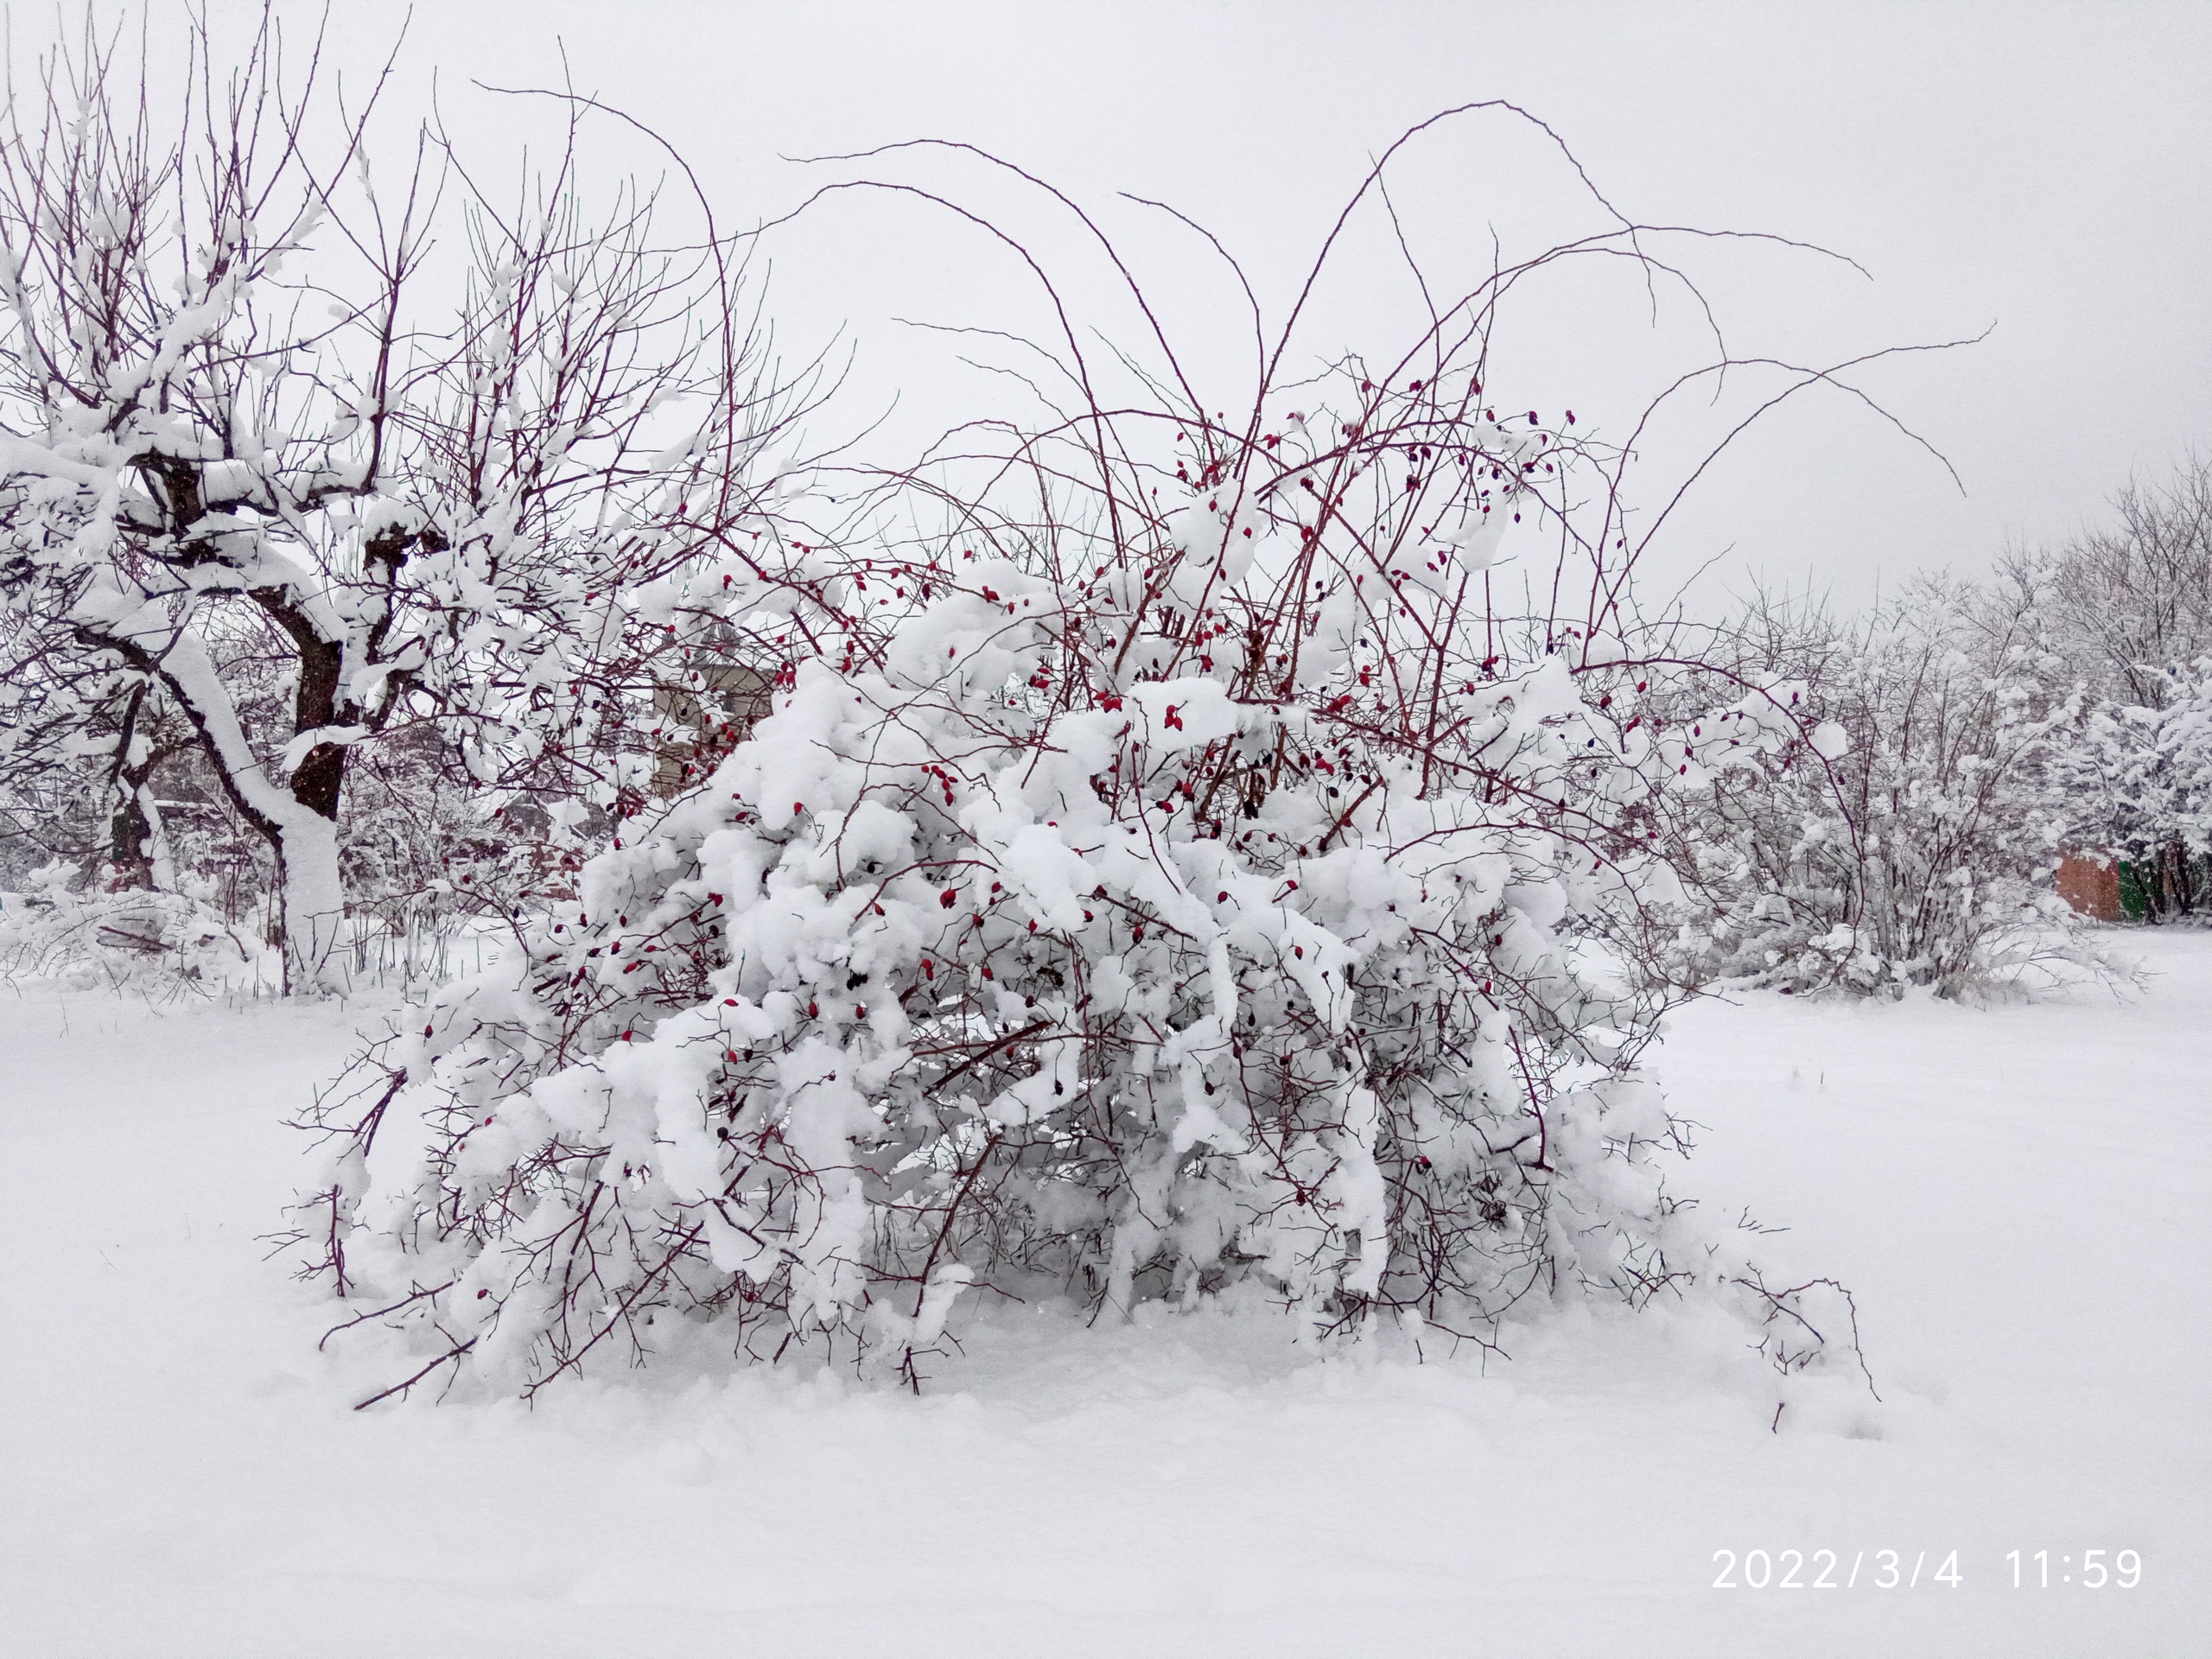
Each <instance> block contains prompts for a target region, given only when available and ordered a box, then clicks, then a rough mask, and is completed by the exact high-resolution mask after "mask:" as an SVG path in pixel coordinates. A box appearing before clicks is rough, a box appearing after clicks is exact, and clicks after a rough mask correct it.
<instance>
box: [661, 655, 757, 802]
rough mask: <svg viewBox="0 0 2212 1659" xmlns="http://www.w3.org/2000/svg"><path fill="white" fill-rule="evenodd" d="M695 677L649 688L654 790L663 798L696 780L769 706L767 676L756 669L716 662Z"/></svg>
mask: <svg viewBox="0 0 2212 1659" xmlns="http://www.w3.org/2000/svg"><path fill="white" fill-rule="evenodd" d="M697 677H698V679H699V680H700V681H701V682H702V683H701V684H698V685H690V686H685V685H669V684H661V685H656V686H655V687H654V688H653V724H654V728H655V731H656V733H657V734H658V741H656V743H655V745H654V748H653V793H654V794H656V795H658V796H659V797H660V798H662V799H663V800H666V799H668V798H671V797H672V796H674V795H677V794H679V793H681V792H682V791H683V790H685V789H688V788H689V787H690V785H692V784H694V783H696V782H697V781H698V779H700V777H701V776H702V775H703V774H704V773H705V772H708V771H709V770H711V769H712V767H713V766H714V764H715V761H717V760H720V759H721V757H722V756H723V755H725V754H728V753H729V752H730V750H731V749H732V748H734V747H736V746H737V745H738V744H739V743H741V742H742V741H744V740H745V736H746V734H747V733H748V732H750V731H751V730H752V729H753V726H754V724H755V723H756V722H758V721H760V720H763V719H765V718H766V716H767V714H768V711H769V709H770V707H771V696H770V692H771V688H770V685H769V681H768V677H767V676H766V675H765V674H762V673H760V672H759V671H757V670H754V669H750V668H747V667H744V666H743V665H741V664H737V663H716V664H710V665H709V666H707V667H704V668H702V669H700V670H698V671H697Z"/></svg>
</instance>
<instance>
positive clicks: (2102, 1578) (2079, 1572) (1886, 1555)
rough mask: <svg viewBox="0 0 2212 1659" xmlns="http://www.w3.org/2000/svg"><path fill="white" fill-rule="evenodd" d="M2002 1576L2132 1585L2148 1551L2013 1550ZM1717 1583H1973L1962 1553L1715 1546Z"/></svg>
mask: <svg viewBox="0 0 2212 1659" xmlns="http://www.w3.org/2000/svg"><path fill="white" fill-rule="evenodd" d="M2004 1560H2005V1565H2004V1567H2003V1569H2002V1570H2001V1571H2000V1572H1999V1573H1997V1574H1996V1575H1995V1576H1996V1579H1997V1581H1998V1582H1999V1583H2001V1584H2003V1585H2005V1586H2007V1587H2008V1588H2011V1589H2014V1590H2050V1589H2068V1588H2079V1589H2083V1590H2104V1589H2114V1590H2133V1589H2134V1588H2135V1586H2137V1585H2139V1584H2140V1583H2142V1581H2143V1557H2142V1554H2141V1553H2140V1552H2139V1551H2137V1550H2133V1549H2109V1548H2107V1549H2084V1550H2082V1551H2080V1552H2078V1553H2076V1552H2074V1551H2070V1550H2069V1551H2052V1550H2049V1549H2037V1550H2018V1549H2015V1550H2011V1551H2008V1552H2007V1553H2006V1554H2005V1558H2004ZM1713 1566H1714V1567H1715V1568H1717V1569H1718V1570H1717V1571H1716V1573H1714V1575H1713V1588H1714V1589H1716V1590H1859V1589H1872V1590H1917V1589H1920V1588H1922V1587H1923V1586H1927V1587H1931V1588H1932V1587H1937V1586H1940V1587H1942V1588H1945V1589H1950V1590H1956V1589H1960V1588H1961V1587H1962V1586H1964V1585H1965V1584H1966V1582H1967V1569H1966V1567H1963V1566H1961V1562H1960V1560H1959V1552H1958V1551H1957V1550H1955V1549H1952V1550H1940V1551H1939V1550H1932V1549H1918V1550H1909V1551H1908V1550H1898V1549H1855V1550H1834V1549H1813V1550H1801V1549H1777V1550H1766V1549H1756V1548H1755V1549H1746V1550H1743V1551H1741V1552H1738V1551H1737V1550H1733V1549H1716V1550H1714V1551H1713Z"/></svg>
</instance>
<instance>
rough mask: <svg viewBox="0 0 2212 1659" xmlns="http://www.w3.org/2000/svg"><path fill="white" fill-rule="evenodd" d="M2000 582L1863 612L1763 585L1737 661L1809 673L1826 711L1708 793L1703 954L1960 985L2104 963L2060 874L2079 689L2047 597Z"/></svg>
mask: <svg viewBox="0 0 2212 1659" xmlns="http://www.w3.org/2000/svg"><path fill="white" fill-rule="evenodd" d="M2000 599H2001V595H1993V594H1991V593H1989V592H1986V591H1984V590H1980V589H1976V588H1972V587H1970V586H1967V585H1965V584H1960V583H1954V582H1948V581H1946V580H1944V579H1942V578H1936V577H1929V578H1924V579H1922V580H1919V581H1916V582H1912V583H1910V584H1909V585H1908V587H1907V588H1906V589H1905V590H1904V592H1902V593H1900V594H1896V595H1894V596H1893V597H1892V598H1891V599H1890V600H1889V601H1886V602H1885V604H1883V605H1882V606H1880V607H1878V608H1876V609H1875V610H1873V611H1872V612H1870V613H1867V614H1866V615H1865V616H1864V617H1862V618H1859V619H1855V620H1851V621H1849V622H1845V623H1839V622H1836V621H1834V620H1832V619H1830V618H1828V617H1827V616H1826V615H1825V614H1823V613H1820V612H1819V611H1817V610H1808V609H1804V608H1799V609H1796V610H1795V611H1793V610H1791V609H1789V607H1784V606H1780V605H1777V604H1773V603H1770V602H1768V601H1764V600H1762V601H1755V603H1754V604H1753V606H1752V607H1751V613H1750V614H1749V615H1748V616H1746V617H1745V618H1744V619H1742V620H1740V622H1739V625H1738V627H1737V628H1736V629H1735V630H1734V636H1735V639H1736V640H1737V642H1738V652H1739V653H1740V660H1739V661H1738V663H1737V664H1735V671H1736V672H1737V673H1738V674H1739V675H1748V676H1751V677H1759V676H1764V675H1787V676H1789V682H1790V683H1791V685H1792V687H1793V696H1795V697H1796V699H1797V707H1798V708H1799V709H1800V711H1801V712H1802V717H1803V720H1804V722H1805V726H1806V728H1807V729H1806V731H1805V734H1804V738H1803V741H1802V743H1800V744H1798V745H1796V746H1794V747H1793V748H1792V749H1791V750H1790V751H1789V753H1785V754H1783V756H1782V757H1781V758H1780V760H1778V762H1777V764H1776V765H1775V766H1773V767H1771V768H1770V769H1768V770H1767V771H1764V772H1758V773H1740V772H1739V773H1737V774H1734V775H1732V776H1728V777H1724V778H1722V779H1719V781H1718V782H1717V784H1716V785H1715V787H1714V788H1713V791H1711V793H1710V795H1709V797H1707V799H1706V801H1705V802H1704V804H1703V805H1702V808H1701V810H1700V813H1699V815H1698V816H1699V817H1700V820H1701V823H1700V825H1699V826H1698V832H1697V837H1696V841H1695V844H1694V846H1693V848H1692V849H1691V857H1692V860H1693V861H1694V868H1695V869H1696V871H1697V873H1698V885H1699V886H1700V887H1701V888H1702V890H1703V891H1704V893H1705V894H1706V895H1707V899H1708V901H1709V903H1710V905H1711V906H1712V915H1711V918H1710V919H1709V920H1708V921H1707V923H1706V924H1704V925H1701V926H1700V927H1697V928H1694V929H1692V930H1690V931H1688V934H1687V935H1686V938H1685V944H1686V945H1687V947H1688V953H1689V955H1690V957H1691V958H1692V960H1693V963H1694V972H1696V973H1698V974H1700V975H1704V976H1716V977H1721V978H1729V979H1735V980H1739V981H1747V982H1751V983H1758V984H1770V985H1776V986H1778V987H1780V988H1783V989H1785V990H1790V991H1808V990H1815V989H1821V988H1840V989H1845V990H1850V991H1854V992H1859V993H1862V994H1863V993H1873V992H1882V993H1888V994H1896V993H1897V992H1899V991H1901V990H1902V989H1903V988H1905V987H1907V986H1911V985H1924V986H1932V987H1934V988H1936V989H1937V990H1938V991H1939V992H1940V993H1942V994H1943V995H1962V994H1967V993H1969V992H1985V991H1990V990H1995V989H1999V988H2005V987H2012V986H2018V985H2021V984H2023V983H2024V982H2026V981H2025V979H2024V976H2027V977H2028V978H2032V977H2033V976H2034V975H2035V974H2037V972H2044V971H2049V972H2058V973H2062V974H2063V973H2068V972H2071V971H2074V970H2076V969H2086V970H2088V971H2091V972H2101V971H2104V970H2105V967H2106V964H2105V963H2103V960H2102V958H2101V956H2100V955H2099V953H2098V952H2097V951H2096V950H2094V948H2093V947H2091V946H2090V945H2089V944H2088V943H2087V942H2086V941H2085V940H2084V939H2083V938H2081V937H2080V930H2079V925H2078V922H2077V920H2076V918H2075V917H2074V915H2073V913H2072V912H2070V911H2069V909H2068V908H2067V907H2066V906H2065V905H2064V903H2063V901H2062V900H2060V899H2058V897H2057V895H2056V893H2055V892H2054V891H2053V890H2052V887H2051V881H2050V874H2051V871H2052V870H2053V869H2054V868H2055V867H2056V861H2057V855H2058V850H2059V846H2060V843H2061V842H2062V840H2063V835H2064V829H2063V825H2064V819H2063V816H2062V814H2061V812H2060V811H2059V810H2057V809H2056V806H2055V804H2054V802H2053V799H2052V796H2051V791H2050V788H2049V787H2048V785H2047V780H2046V776H2045V774H2046V769H2047V767H2048V766H2049V764H2050V759H2051V756H2052V753H2053V752H2054V742H2055V741H2056V737H2057V736H2058V734H2062V733H2063V730H2064V729H2065V726H2066V722H2067V721H2068V720H2069V718H2070V717H2071V715H2072V714H2073V712H2074V710H2075V708H2076V706H2077V705H2076V704H2075V703H2074V702H2071V701H2069V696H2068V691H2067V688H2066V685H2065V682H2064V679H2063V664H2062V663H2060V662H2059V661H2058V660H2057V659H2056V658H2054V657H2053V656H2052V654H2051V653H2050V652H2049V650H2048V649H2047V648H2046V645H2045V642H2044V639H2043V638H2042V636H2041V634H2040V633H2039V632H2038V630H2037V626H2036V616H2035V613H2034V610H2033V607H2031V606H2030V605H2025V604H2022V605H2008V604H2005V603H2002V602H2000ZM1694 679H1695V677H1693V680H1694Z"/></svg>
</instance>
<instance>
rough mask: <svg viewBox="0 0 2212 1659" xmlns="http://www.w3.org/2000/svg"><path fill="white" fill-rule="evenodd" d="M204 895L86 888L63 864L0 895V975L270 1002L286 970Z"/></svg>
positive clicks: (83, 986) (80, 985)
mask: <svg viewBox="0 0 2212 1659" xmlns="http://www.w3.org/2000/svg"><path fill="white" fill-rule="evenodd" d="M211 899H213V894H211V893H207V892H204V891H202V892H197V893H189V892H188V893H178V892H155V891H151V890H148V889H144V888H124V889H122V890H119V891H115V892H103V891H101V890H100V889H99V888H98V887H89V888H88V887H83V886H82V885H81V884H80V883H79V878H78V873H77V872H76V871H74V870H73V869H70V868H67V867H66V866H61V865H53V866H49V867H48V868H45V869H41V870H39V871H36V872H35V873H34V874H33V876H32V878H31V880H29V881H28V882H26V883H25V884H24V886H23V888H22V891H20V892H16V893H0V978H9V979H27V980H36V979H52V980H59V981H60V982H63V983H65V984H67V985H71V986H73V987H75V988H79V989H90V988H103V989H123V988H132V989H137V990H152V989H156V988H161V989H168V990H175V989H192V990H197V991H202V992H214V991H238V992H245V993H247V994H249V995H274V994H275V993H276V992H277V991H278V990H279V989H280V988H282V987H283V981H284V968H283V960H282V959H281V957H279V955H278V953H277V951H275V950H271V949H270V947H269V946H268V945H267V944H264V943H263V942H262V941H261V940H260V939H258V938H255V937H254V936H253V934H252V933H251V931H249V930H247V929H245V928H242V927H239V926H238V925H236V924H234V923H232V922H231V921H229V920H227V919H226V918H225V917H224V916H223V914H222V912H221V911H220V910H219V909H218V908H217V907H216V906H214V905H213V903H212V902H210V901H211Z"/></svg>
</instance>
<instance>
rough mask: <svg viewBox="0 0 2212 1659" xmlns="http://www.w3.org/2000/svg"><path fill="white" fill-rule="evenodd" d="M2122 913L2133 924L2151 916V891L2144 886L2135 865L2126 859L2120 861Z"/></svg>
mask: <svg viewBox="0 0 2212 1659" xmlns="http://www.w3.org/2000/svg"><path fill="white" fill-rule="evenodd" d="M2120 914H2121V915H2123V916H2125V917H2126V918H2127V919H2128V920H2129V921H2131V922H2139V921H2143V920H2145V918H2148V917H2149V916H2150V914H2151V889H2150V888H2149V887H2146V886H2145V885H2144V882H2143V878H2142V876H2141V875H2140V874H2138V873H2137V869H2136V867H2135V865H2134V864H2133V863H2131V862H2130V861H2128V860H2126V859H2124V858H2123V859H2121V860H2120Z"/></svg>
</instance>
